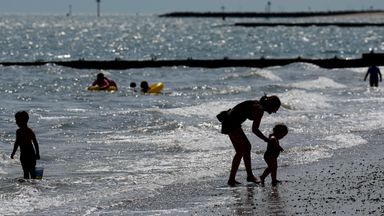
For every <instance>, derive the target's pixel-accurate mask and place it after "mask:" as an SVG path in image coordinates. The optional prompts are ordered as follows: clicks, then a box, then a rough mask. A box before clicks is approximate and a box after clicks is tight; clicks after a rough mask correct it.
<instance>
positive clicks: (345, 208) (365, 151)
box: [125, 134, 384, 215]
mask: <svg viewBox="0 0 384 216" xmlns="http://www.w3.org/2000/svg"><path fill="white" fill-rule="evenodd" d="M381 136H382V134H378V135H377V137H376V138H375V139H376V140H370V141H369V142H368V144H365V145H361V146H357V147H355V148H350V149H342V150H340V151H337V152H336V153H335V155H334V156H333V157H332V158H327V159H323V160H321V161H318V162H316V163H311V164H305V165H297V166H287V167H279V170H278V178H279V179H280V180H282V181H283V182H282V184H279V185H278V186H277V187H272V186H271V184H270V177H268V179H266V184H265V186H264V187H261V186H259V185H255V184H247V183H246V182H243V184H242V185H241V186H238V187H228V186H227V185H226V180H227V179H226V177H223V179H216V180H206V181H199V182H196V183H189V184H176V185H172V186H167V187H165V188H164V189H162V190H161V191H158V193H156V194H154V196H153V197H151V198H146V199H142V200H140V199H138V200H133V201H132V200H131V201H129V203H128V206H125V207H126V208H128V209H130V213H131V214H135V215H155V214H159V215H384V154H383V152H384V145H383V143H382V141H381V139H380V137H381ZM241 166H242V165H241ZM254 170H255V174H256V173H257V174H258V173H261V172H262V171H263V167H257V168H255V169H254ZM244 173H245V172H244V170H240V172H239V173H238V180H242V181H244V179H245V176H243V174H244ZM125 210H127V209H125Z"/></svg>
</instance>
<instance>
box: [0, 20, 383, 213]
mask: <svg viewBox="0 0 384 216" xmlns="http://www.w3.org/2000/svg"><path fill="white" fill-rule="evenodd" d="M383 19H384V18H382V17H357V18H347V17H340V18H337V19H336V18H333V19H332V20H329V18H328V19H324V18H313V20H315V21H319V22H321V21H333V20H335V21H350V22H356V21H370V22H383V21H384V20H383ZM236 21H244V20H236V19H227V20H225V21H223V20H220V19H170V18H158V17H156V16H127V15H108V16H103V17H101V18H96V17H94V16H91V15H81V16H73V17H64V16H58V15H52V16H47V15H2V16H0V37H1V38H2V40H1V41H0V61H35V60H76V59H79V58H83V59H88V60H95V59H101V60H104V59H107V60H111V59H115V58H119V59H130V60H137V59H152V58H157V59H186V58H202V59H211V58H212V59H213V58H223V57H230V58H259V57H261V56H266V57H275V58H279V57H296V56H306V57H333V56H335V55H337V56H343V57H348V58H354V57H360V55H361V54H362V53H364V52H368V51H369V50H370V49H374V50H376V51H378V52H380V51H383V50H384V40H383V37H384V30H383V28H376V27H369V28H338V27H334V26H330V27H308V28H299V27H297V28H296V27H283V26H281V27H276V28H270V27H262V28H243V27H233V26H231V25H230V24H232V23H234V22H236ZM250 21H265V20H262V19H251V20H250ZM273 21H275V20H273ZM290 21H295V22H302V21H304V20H296V19H295V20H290ZM305 21H308V20H305ZM381 69H382V70H384V68H381ZM99 72H100V71H98V70H92V69H83V70H78V69H71V68H66V67H59V66H55V65H44V66H39V67H21V66H11V67H4V66H0V75H1V76H0V81H1V85H0V97H1V104H0V121H1V124H0V126H1V129H0V165H1V166H0V182H1V183H0V184H1V187H0V192H1V193H0V200H1V203H2V204H1V206H0V214H1V215H37V214H40V215H69V214H71V215H104V214H105V215H108V214H109V215H129V214H135V213H137V212H135V211H134V210H131V209H129V208H125V206H127V203H129V202H130V201H132V200H137V199H145V198H146V197H151V196H154V194H156V193H158V191H159V190H160V189H162V188H164V187H166V186H169V185H171V184H184V183H185V184H186V183H191V182H198V181H203V180H207V179H222V180H223V185H224V184H225V182H226V180H227V179H226V178H227V175H228V172H229V168H230V164H231V160H232V156H233V154H234V150H233V147H232V145H231V143H230V141H229V139H228V137H226V136H224V135H222V134H220V132H219V131H220V125H219V122H218V121H217V120H216V118H215V116H216V114H218V113H219V112H220V111H222V110H225V109H228V108H231V107H233V106H234V105H236V104H237V103H239V102H242V101H244V100H248V99H258V98H260V97H261V96H262V95H263V94H264V92H265V93H267V94H270V95H272V94H275V95H278V96H279V97H280V98H281V101H282V103H283V105H282V107H281V109H280V110H279V111H278V112H277V113H276V114H272V115H268V114H265V116H264V118H263V120H262V122H261V130H262V131H263V132H264V133H265V134H269V133H270V132H271V129H272V127H273V125H274V124H275V123H277V122H284V123H286V124H287V126H288V127H289V134H288V135H287V137H285V138H284V139H283V140H282V141H281V145H282V146H283V147H284V148H285V150H286V151H285V153H283V154H281V156H280V158H279V163H280V166H281V167H286V166H293V165H295V164H309V163H313V162H316V161H319V160H321V159H323V158H329V157H332V155H333V154H334V152H336V151H338V150H340V149H344V148H353V147H354V146H358V145H367V144H368V141H367V137H368V138H369V137H370V136H378V134H375V133H372V131H378V129H380V128H383V126H382V122H383V121H384V111H383V109H382V104H383V102H384V97H383V96H384V92H383V90H382V87H379V88H370V87H368V82H364V81H363V78H364V75H365V72H366V68H344V69H333V70H329V69H323V68H319V67H317V66H315V65H310V64H291V65H287V66H282V67H270V68H263V69H260V68H245V67H239V68H218V69H206V68H188V67H165V68H145V69H130V70H106V71H102V72H103V73H105V74H106V75H107V76H108V77H110V78H112V79H113V80H115V81H116V82H117V84H118V85H119V90H118V91H117V92H115V93H108V92H90V91H87V90H86V87H87V86H88V85H89V84H90V83H91V82H92V81H93V80H94V78H95V76H96V74H97V73H99ZM142 80H147V81H148V82H149V83H154V82H159V81H161V82H164V84H165V89H164V91H163V94H159V95H142V94H137V93H134V92H132V91H131V89H130V88H129V83H130V82H137V83H140V82H141V81H142ZM19 110H26V111H28V112H29V114H30V122H29V126H30V127H31V128H32V129H33V130H34V131H35V133H36V135H37V138H38V141H39V145H40V151H41V160H40V161H39V165H42V166H44V168H45V169H44V178H43V180H41V181H30V182H24V183H20V182H18V181H17V179H18V178H20V177H21V176H22V170H21V166H20V162H19V160H11V159H10V158H9V155H10V153H11V151H12V147H13V142H14V139H15V131H16V129H17V126H16V124H15V120H14V114H15V112H16V111H19ZM250 126H251V122H249V121H248V122H246V123H245V125H244V129H245V130H246V131H247V134H248V135H249V138H250V140H251V142H252V144H253V147H252V163H253V167H254V169H255V170H257V172H258V171H260V170H261V168H262V167H264V166H265V165H264V161H263V160H262V155H263V153H264V150H265V144H264V143H263V142H261V141H260V140H259V139H258V138H256V137H255V136H254V135H252V134H251V132H250ZM18 156H19V153H18V154H17V155H16V158H18ZM242 166H243V165H241V167H242ZM242 172H243V170H240V172H239V173H242ZM255 172H256V171H255ZM257 172H256V173H257ZM173 211H175V212H177V210H175V209H173V210H169V211H168V212H163V213H167V214H172V212H173ZM175 212H173V213H174V214H177V213H175ZM157 213H158V212H155V213H153V212H150V211H148V212H145V211H144V212H143V211H141V212H140V214H143V215H145V214H149V215H151V214H157Z"/></svg>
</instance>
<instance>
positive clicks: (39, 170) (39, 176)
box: [35, 167, 44, 179]
mask: <svg viewBox="0 0 384 216" xmlns="http://www.w3.org/2000/svg"><path fill="white" fill-rule="evenodd" d="M43 173H44V167H36V168H35V174H36V179H42V178H43Z"/></svg>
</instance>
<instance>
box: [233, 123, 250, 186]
mask: <svg viewBox="0 0 384 216" xmlns="http://www.w3.org/2000/svg"><path fill="white" fill-rule="evenodd" d="M228 135H229V138H230V139H231V142H232V144H233V147H234V148H235V151H236V154H235V156H234V158H233V161H232V168H231V173H230V176H229V180H230V181H232V180H233V181H234V180H235V177H236V173H237V170H238V168H239V165H240V162H241V158H243V160H244V165H245V169H246V171H247V176H248V178H250V177H252V178H254V176H253V172H252V165H251V143H250V142H249V140H248V138H247V136H246V135H245V133H244V131H243V130H242V129H241V128H239V129H236V130H233V131H231V132H230V133H229V134H228Z"/></svg>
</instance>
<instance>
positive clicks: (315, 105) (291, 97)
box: [280, 90, 331, 110]
mask: <svg viewBox="0 0 384 216" xmlns="http://www.w3.org/2000/svg"><path fill="white" fill-rule="evenodd" d="M280 99H281V101H282V103H283V106H285V107H286V108H288V109H293V110H319V109H325V108H329V107H331V105H330V104H329V103H328V100H330V99H329V97H326V96H323V95H321V94H319V93H310V92H306V91H304V90H292V91H287V92H285V93H283V95H282V96H281V97H280Z"/></svg>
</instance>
